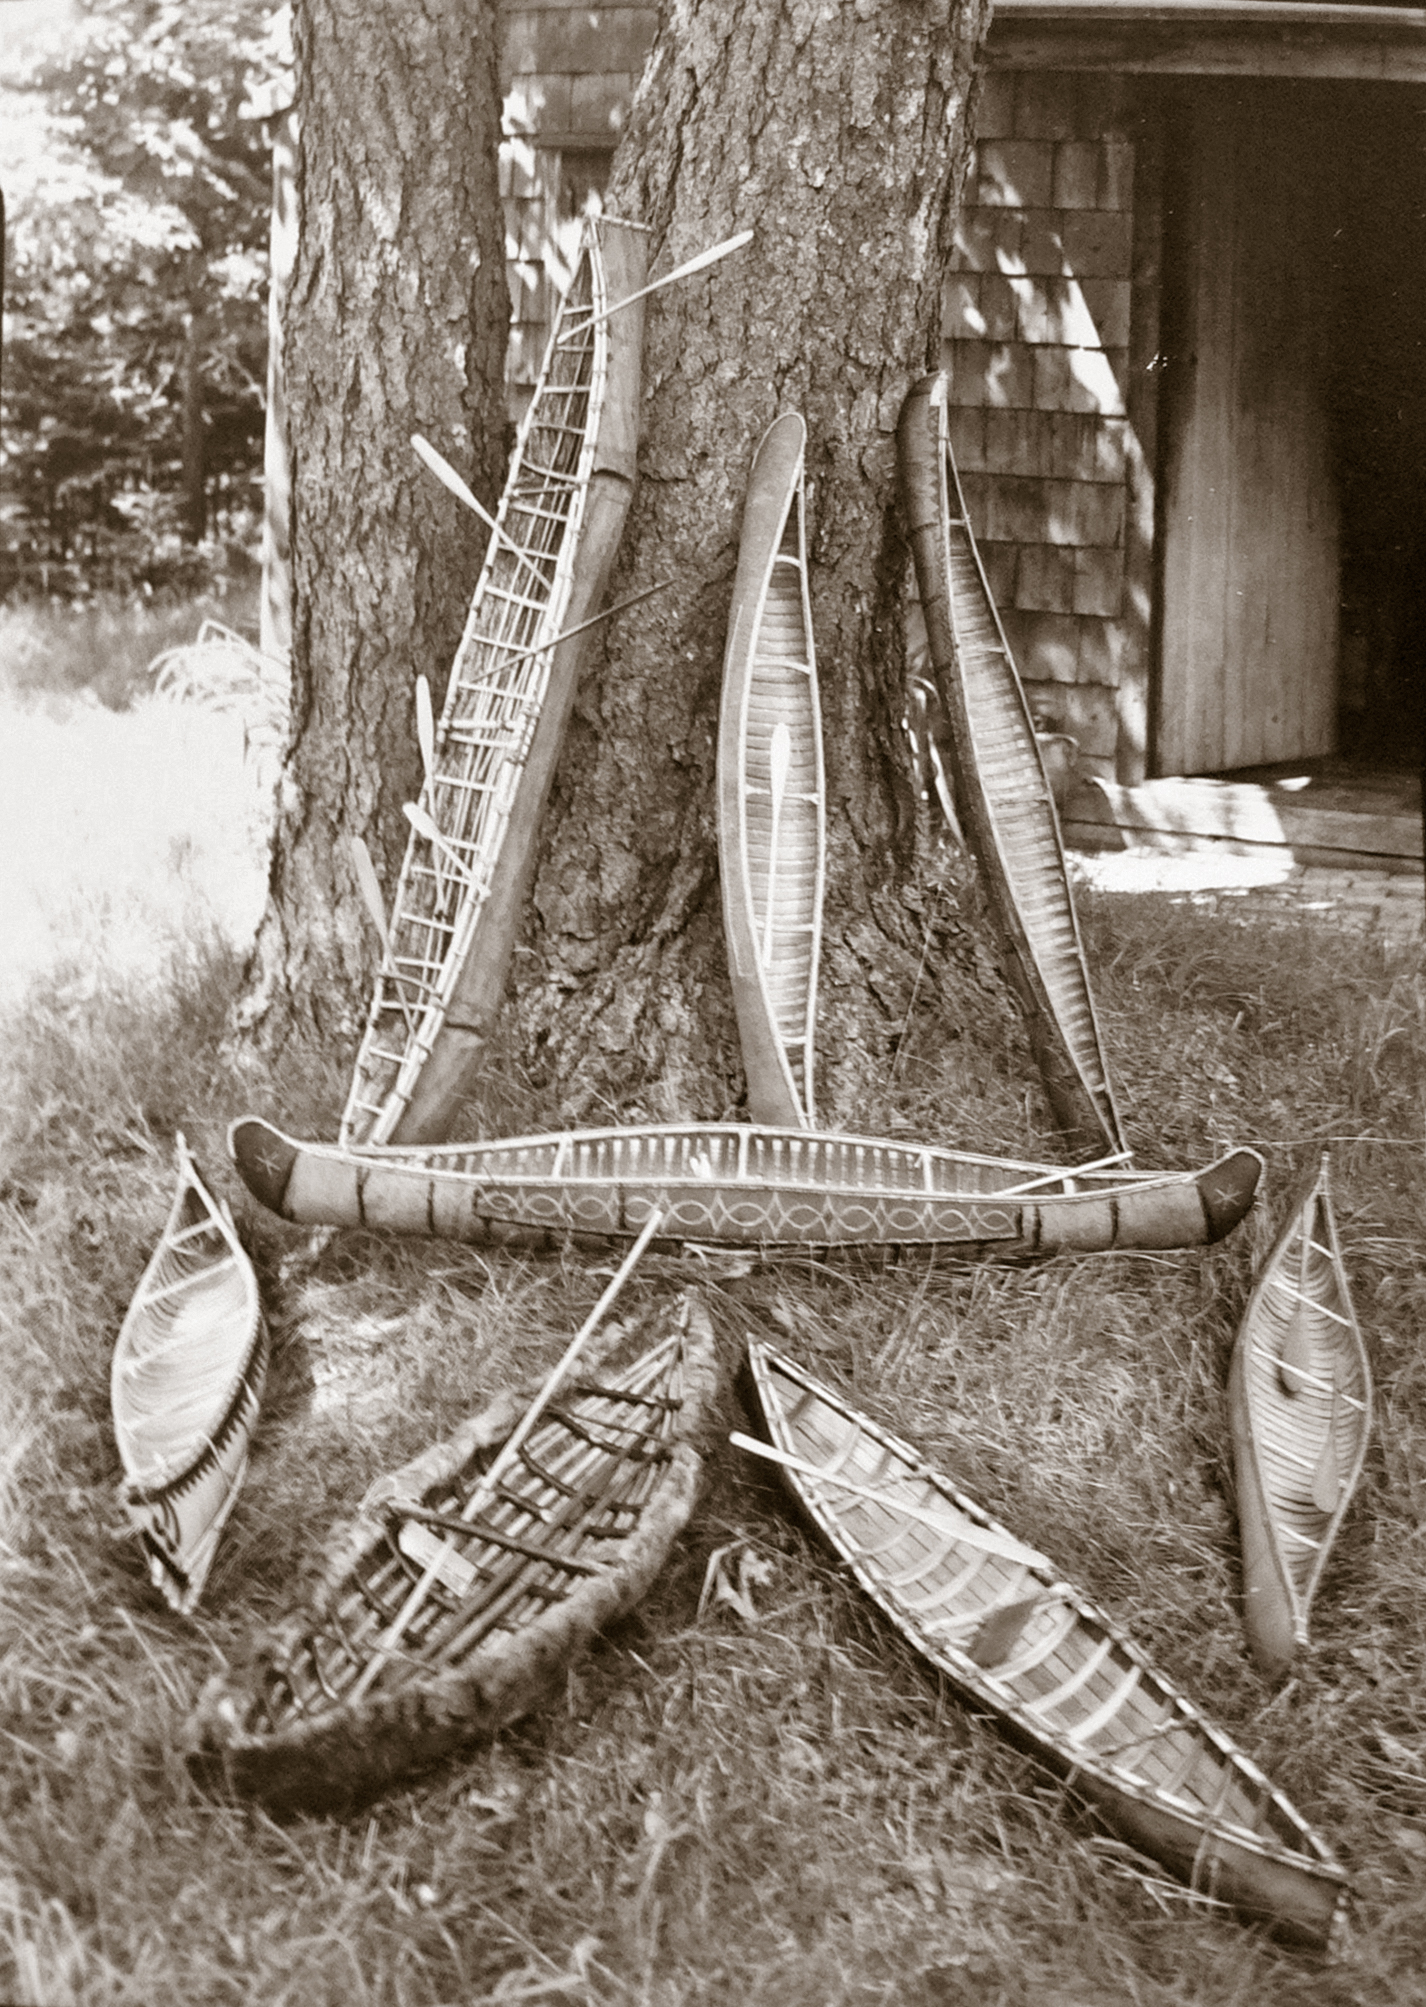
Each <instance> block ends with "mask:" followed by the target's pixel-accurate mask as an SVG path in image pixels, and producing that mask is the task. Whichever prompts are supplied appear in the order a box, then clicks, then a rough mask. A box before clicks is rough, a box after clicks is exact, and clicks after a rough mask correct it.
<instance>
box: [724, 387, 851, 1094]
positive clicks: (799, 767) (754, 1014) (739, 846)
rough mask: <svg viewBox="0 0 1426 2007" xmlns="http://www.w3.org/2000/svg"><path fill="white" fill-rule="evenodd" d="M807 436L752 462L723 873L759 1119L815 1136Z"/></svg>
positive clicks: (736, 584)
mask: <svg viewBox="0 0 1426 2007" xmlns="http://www.w3.org/2000/svg"><path fill="white" fill-rule="evenodd" d="M806 448H807V427H806V425H805V423H804V422H803V420H802V418H801V417H800V416H799V415H798V414H797V413H796V412H793V411H788V412H784V413H783V414H782V416H781V417H779V418H775V419H774V420H773V422H772V424H771V425H770V426H769V427H768V429H767V431H766V432H765V433H764V434H763V437H762V441H761V443H760V444H759V446H758V450H757V453H756V455H755V456H754V459H753V465H752V471H751V473H750V474H749V477H748V495H747V502H746V504H745V506H744V510H743V529H742V539H741V542H740V545H739V550H738V569H737V573H736V576H735V578H734V581H733V599H732V606H731V609H730V612H729V617H728V644H727V649H726V652H725V655H724V660H723V700H722V709H721V714H720V718H719V726H718V863H719V878H720V882H721V886H722V894H723V928H724V933H725V935H726V937H727V943H728V966H729V972H730V974H731V976H732V983H733V1005H734V1009H735V1011H736V1013H737V1019H738V1035H739V1040H740V1042H741V1045H742V1050H743V1069H744V1072H745V1073H746V1075H747V1083H748V1095H747V1100H748V1113H749V1115H750V1117H751V1118H752V1120H753V1121H754V1122H769V1123H773V1124H777V1125H781V1126H783V1127H787V1128H802V1129H810V1128H812V1127H813V1126H814V1125H815V1121H816V1115H815V1109H814V1096H813V1033H814V1028H815V1020H816V1011H817V963H818V958H819V955H820V952H821V943H822V895H823V885H824V879H825V874H826V848H827V832H826V778H825V775H824V771H823V764H822V714H821V707H820V704H819V701H818V695H817V655H816V649H815V647H814V644H813V638H812V602H811V599H810V597H809V595H808V588H807V526H806V513H807V502H806V488H805V482H804V478H803V467H804V461H805V457H806Z"/></svg>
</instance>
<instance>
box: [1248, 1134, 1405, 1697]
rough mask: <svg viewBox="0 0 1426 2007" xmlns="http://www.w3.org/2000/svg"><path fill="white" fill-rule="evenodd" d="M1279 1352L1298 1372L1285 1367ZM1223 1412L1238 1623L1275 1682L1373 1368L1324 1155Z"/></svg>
mask: <svg viewBox="0 0 1426 2007" xmlns="http://www.w3.org/2000/svg"><path fill="white" fill-rule="evenodd" d="M1285 1346H1286V1347H1288V1358H1289V1359H1290V1360H1291V1359H1295V1360H1296V1361H1297V1362H1298V1363H1297V1365H1296V1366H1295V1367H1294V1366H1292V1365H1291V1364H1284V1347H1285ZM1228 1406H1229V1415H1230V1419H1231V1423H1232V1432H1233V1463H1234V1472H1235V1476H1236V1481H1237V1492H1238V1520H1239V1528H1240V1532H1241V1536H1242V1542H1243V1591H1244V1596H1243V1603H1244V1623H1245V1628H1246V1630H1247V1636H1248V1644H1249V1647H1250V1649H1251V1651H1252V1654H1253V1658H1254V1659H1255V1660H1256V1662H1257V1664H1258V1665H1259V1666H1260V1667H1261V1668H1262V1670H1263V1672H1264V1673H1266V1674H1267V1675H1268V1676H1269V1677H1271V1678H1278V1677H1281V1675H1282V1674H1284V1673H1285V1672H1286V1671H1287V1670H1288V1668H1289V1666H1290V1665H1291V1663H1292V1660H1293V1658H1294V1656H1295V1655H1296V1653H1297V1652H1298V1651H1300V1650H1301V1649H1303V1648H1304V1647H1305V1646H1306V1645H1307V1642H1308V1628H1307V1619H1308V1610H1309V1607H1310V1605H1311V1602H1312V1598H1313V1596H1314V1595H1315V1594H1316V1591H1317V1587H1318V1584H1319V1583H1320V1581H1321V1579H1322V1572H1323V1570H1324V1568H1325V1567H1326V1565H1327V1557H1328V1554H1329V1552H1330V1550H1331V1547H1332V1543H1333V1541H1334V1540H1335V1539H1336V1537H1337V1532H1338V1530H1339V1528H1340V1527H1341V1524H1342V1521H1343V1519H1344V1518H1345V1517H1346V1513H1347V1508H1348V1506H1349V1505H1350V1503H1351V1500H1352V1495H1353V1493H1354V1492H1355V1490H1356V1487H1357V1482H1358V1479H1359V1478H1360V1476H1361V1472H1362V1464H1363V1461H1364V1459H1365V1457H1366V1451H1367V1439H1368V1437H1369V1435H1370V1433H1371V1418H1372V1381H1371V1368H1370V1366H1369V1364H1368V1361H1367V1353H1366V1347H1365V1345H1364V1344H1363V1342H1362V1334H1361V1330H1360V1328H1359V1326H1358V1324H1357V1318H1356V1312H1355V1310H1354V1309H1353V1307H1352V1296H1351V1289H1350V1286H1349V1284H1348V1281H1347V1272H1346V1268H1345V1267H1344V1265H1343V1262H1342V1252H1341V1247H1340V1244H1339V1242H1338V1239H1337V1223H1336V1220H1335V1218H1334V1216H1333V1212H1332V1201H1331V1190H1330V1185H1329V1181H1328V1168H1327V1159H1326V1157H1325V1156H1324V1157H1323V1159H1322V1163H1321V1167H1320V1169H1319V1170H1318V1172H1317V1174H1316V1175H1315V1177H1314V1178H1313V1180H1312V1182H1311V1184H1310V1185H1309V1186H1308V1187H1307V1188H1306V1190H1305V1191H1303V1192H1302V1193H1300V1194H1299V1196H1298V1198H1297V1199H1296V1201H1295V1202H1294V1204H1293V1207H1292V1209H1291V1211H1290V1212H1289V1214H1288V1217H1287V1219H1286V1221H1285V1222H1284V1224H1283V1228H1282V1231H1281V1233H1280V1234H1279V1235H1278V1237H1277V1240H1276V1241H1275V1243H1274V1245H1273V1248H1272V1251H1271V1253H1270V1254H1269V1255H1268V1258H1267V1260H1266V1262H1265V1263H1264V1264H1263V1267H1262V1270H1261V1272H1260V1273H1259V1275H1258V1278H1257V1280H1256V1282H1255V1284H1254V1287H1253V1292H1252V1295H1251V1296H1250V1297H1249V1299H1248V1305H1247V1309H1246V1310H1245V1311H1244V1313H1243V1321H1242V1323H1241V1325H1240V1326H1239V1329H1238V1337H1237V1342H1236V1344H1235V1345H1234V1348H1233V1360H1232V1365H1231V1366H1230V1368H1229V1373H1228ZM1324 1479H1325V1488H1324ZM1329 1495H1330V1503H1329V1502H1328V1499H1329Z"/></svg>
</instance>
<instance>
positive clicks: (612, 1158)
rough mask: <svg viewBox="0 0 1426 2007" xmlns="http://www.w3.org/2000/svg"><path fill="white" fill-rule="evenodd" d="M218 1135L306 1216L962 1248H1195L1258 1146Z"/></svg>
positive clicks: (410, 1225) (272, 1194) (797, 1246)
mask: <svg viewBox="0 0 1426 2007" xmlns="http://www.w3.org/2000/svg"><path fill="white" fill-rule="evenodd" d="M229 1147H230V1149H231V1151H232V1154H233V1160H234V1162H235V1163H236V1165H237V1167H238V1170H239V1172H240V1173H241V1175H242V1177H243V1179H244V1181H245V1182H246V1183H247V1185H248V1187H249V1189H250V1190H251V1191H252V1192H253V1193H254V1195H255V1196H256V1197H257V1198H259V1199H260V1200H261V1201H262V1202H263V1204H264V1205H266V1206H268V1207H269V1208H270V1209H271V1210H272V1211H274V1212H276V1213H279V1214H281V1216H282V1217H283V1218H284V1219H289V1220H296V1221H302V1222H304V1223H310V1224H317V1223H327V1224H331V1225H344V1226H365V1227H379V1228H384V1229H387V1230H389V1231H391V1232H395V1233H414V1234H431V1235H435V1236H437V1237H439V1238H444V1239H452V1240H462V1241H468V1242H472V1243H476V1244H500V1243H513V1244H520V1245H527V1246H556V1245H559V1244H561V1243H563V1242H565V1241H568V1240H573V1241H575V1242H584V1241H591V1242H600V1243H602V1242H607V1241H609V1240H621V1239H631V1238H632V1237H633V1236H634V1235H636V1234H637V1233H638V1232H639V1230H640V1228H641V1227H642V1226H643V1225H644V1223H645V1221H646V1220H647V1218H648V1216H649V1214H650V1212H651V1211H653V1210H654V1209H655V1208H657V1209H659V1210H660V1211H661V1212H662V1213H663V1214H664V1222H663V1225H662V1227H661V1229H660V1234H659V1237H658V1239H657V1240H656V1241H655V1243H654V1244H655V1245H656V1246H658V1245H664V1246H677V1245H680V1244H682V1243H685V1242H689V1241H692V1242H695V1243H698V1244H700V1245H708V1246H719V1247H727V1248H755V1249H758V1250H760V1251H761V1252H763V1253H764V1254H768V1255H772V1254H775V1253H778V1252H786V1253H800V1254H807V1253H809V1252H811V1251H813V1250H837V1249H842V1250H846V1251H849V1252H851V1251H860V1252H862V1253H868V1252H873V1251H875V1250H877V1249H880V1248H906V1249H914V1248H924V1249H927V1250H930V1249H939V1250H941V1251H943V1252H944V1253H945V1254H946V1255H947V1256H948V1257H951V1258H954V1259H958V1260H963V1261H980V1260H999V1261H1026V1260H1034V1259H1038V1258H1043V1257H1045V1256H1049V1255H1054V1254H1064V1253H1079V1254H1091V1253H1107V1252H1110V1251H1112V1250H1114V1249H1142V1248H1175V1247H1201V1246H1205V1245H1207V1244H1208V1243H1209V1242H1211V1241H1215V1240H1220V1239H1221V1238H1222V1237H1223V1235H1224V1234H1225V1233H1228V1232H1230V1231H1231V1230H1232V1228H1233V1227H1235V1226H1236V1225H1237V1224H1238V1222H1239V1221H1240V1220H1241V1219H1242V1218H1243V1217H1244V1215H1245V1214H1246V1212H1247V1210H1248V1208H1249V1207H1250V1206H1251V1204H1252V1202H1253V1198H1254V1194H1255V1193H1256V1190H1257V1185H1258V1179H1259V1176H1260V1174H1261V1170H1262V1160H1261V1159H1260V1158H1259V1157H1258V1156H1257V1155H1256V1153H1255V1152H1253V1151H1251V1150H1237V1151H1234V1152H1232V1153H1231V1154H1230V1155H1229V1156H1226V1157H1224V1158H1221V1159H1220V1160H1219V1161H1218V1162H1217V1163H1216V1164H1212V1165H1209V1166H1208V1168H1207V1169H1206V1170H1202V1171H1198V1172H1169V1173H1164V1174H1162V1175H1159V1176H1156V1177H1140V1176H1136V1175H1133V1174H1130V1173H1127V1172H1122V1171H1121V1172H1104V1171H1095V1172H1086V1173H1084V1174H1082V1175H1081V1176H1078V1177H1077V1176H1076V1174H1075V1172H1074V1171H1073V1169H1072V1168H1066V1167H1065V1166H1063V1165H1061V1166H1058V1167H1054V1168H1047V1167H1045V1166H1043V1165H1034V1164H1013V1163H1007V1162H1005V1161H1001V1160H997V1159H995V1158H989V1157H974V1156H970V1155H968V1154H964V1153H961V1152H958V1151H953V1150H941V1149H935V1148H931V1147H929V1146H923V1145H915V1144H894V1143H878V1142H873V1141H871V1140H868V1139H863V1138H860V1137H846V1136H829V1135H821V1134H816V1135H813V1134H809V1133H807V1132H804V1131H797V1130H781V1129H772V1128H758V1127H754V1126H752V1125H748V1126H740V1125H736V1124H719V1123H692V1124H686V1125H679V1124H664V1125H649V1126H647V1127H644V1128H638V1129H608V1130H573V1131H569V1132H567V1133H565V1134H562V1135H552V1136H544V1137H524V1138H518V1139H515V1140H512V1141H508V1142H500V1143H486V1144H476V1145H470V1146H464V1147H462V1146H458V1145H446V1146H442V1147H438V1148H431V1149H426V1150H367V1151H343V1150H340V1149H336V1148H332V1147H330V1146H327V1145H323V1144H317V1143H298V1142H295V1141H294V1140H293V1139H292V1138H291V1137H287V1136H284V1135H283V1134H282V1133H281V1132H280V1131H279V1130H277V1129H274V1128H272V1127H271V1125H270V1124H268V1123H265V1122H262V1121H259V1120H257V1119H256V1118H252V1117H249V1118H247V1119H246V1120H243V1121H240V1122H236V1123H234V1125H233V1127H232V1130H231V1132H230V1135H229Z"/></svg>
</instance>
